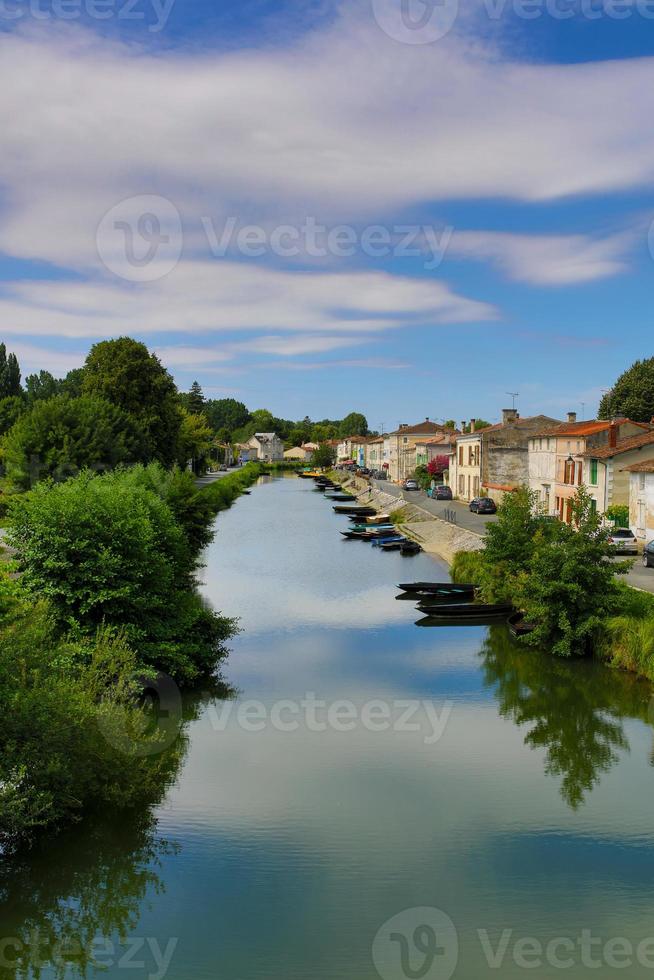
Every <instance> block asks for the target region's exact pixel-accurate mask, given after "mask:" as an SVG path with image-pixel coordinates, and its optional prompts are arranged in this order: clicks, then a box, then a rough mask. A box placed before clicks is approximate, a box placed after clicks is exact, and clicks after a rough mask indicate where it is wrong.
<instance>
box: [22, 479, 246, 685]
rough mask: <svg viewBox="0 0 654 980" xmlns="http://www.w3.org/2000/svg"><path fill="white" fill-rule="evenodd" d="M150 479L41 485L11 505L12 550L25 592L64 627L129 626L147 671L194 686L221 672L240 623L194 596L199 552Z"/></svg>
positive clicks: (81, 631)
mask: <svg viewBox="0 0 654 980" xmlns="http://www.w3.org/2000/svg"><path fill="white" fill-rule="evenodd" d="M142 473H143V471H141V475H140V476H138V475H137V476H133V475H132V474H130V473H129V472H127V473H125V472H124V471H117V472H114V473H108V474H106V475H104V476H100V477H98V476H94V475H93V474H91V473H89V472H84V473H82V474H81V475H80V476H78V477H75V478H73V479H70V480H68V481H67V482H65V483H61V484H52V483H41V484H38V485H37V487H36V488H35V489H34V490H32V491H31V492H30V493H29V494H26V495H23V496H22V497H19V498H18V499H16V500H14V501H13V502H12V505H11V509H10V517H11V522H12V525H11V529H10V543H11V544H13V546H14V547H15V548H17V550H18V559H17V560H18V566H19V568H20V570H21V571H22V573H23V575H22V581H23V583H24V586H25V588H26V589H27V590H28V591H29V593H30V594H31V595H33V596H37V597H45V598H47V599H48V600H49V601H50V603H51V605H52V608H53V611H54V615H55V616H56V619H57V622H58V623H59V624H60V626H61V627H62V628H64V627H66V628H68V629H70V630H73V631H75V633H76V634H78V635H80V636H82V637H88V636H89V635H93V634H94V632H95V631H96V630H97V628H98V627H99V626H102V625H104V624H107V625H115V626H117V627H121V628H123V629H124V635H125V637H126V638H127V640H128V642H129V643H130V645H131V647H132V648H133V649H134V651H135V652H136V654H137V655H138V657H139V662H140V663H141V664H142V665H143V666H150V667H154V668H157V669H160V670H163V671H165V672H166V673H168V674H170V675H171V676H173V677H175V678H176V679H178V680H179V681H180V682H183V683H190V682H192V681H194V680H196V679H197V678H198V677H200V676H202V675H205V674H209V673H211V671H213V670H214V669H215V667H216V665H217V664H218V662H219V661H220V659H221V658H222V657H223V656H224V654H225V651H224V647H223V641H224V640H225V639H227V637H228V636H229V635H231V633H232V632H233V623H232V622H231V621H230V620H225V619H222V618H220V617H219V616H217V615H215V614H214V613H213V612H211V611H210V610H208V609H207V608H206V607H205V606H204V605H203V603H202V602H201V600H200V598H199V596H198V595H197V594H196V592H195V590H194V584H195V583H194V578H193V574H194V570H195V566H196V561H197V556H196V553H195V551H194V549H193V547H192V546H191V544H190V542H189V540H188V538H187V536H186V535H185V533H184V530H183V529H182V527H181V525H180V524H179V523H178V522H177V520H176V519H175V516H174V514H173V511H172V509H171V507H170V506H169V505H168V504H167V503H166V502H165V501H164V499H162V496H160V494H159V493H156V492H154V491H153V490H151V489H148V487H147V486H145V485H143V483H144V482H146V478H145V477H143V475H142Z"/></svg>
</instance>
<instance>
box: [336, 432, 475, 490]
mask: <svg viewBox="0 0 654 980" xmlns="http://www.w3.org/2000/svg"><path fill="white" fill-rule="evenodd" d="M457 434H458V433H457V430H455V429H447V428H445V426H442V425H438V424H437V423H436V422H432V421H431V420H430V419H425V421H424V422H419V423H417V424H415V425H410V424H402V425H400V426H399V427H398V428H397V429H396V430H395V431H394V432H387V433H383V434H382V435H378V436H348V437H347V438H345V439H340V440H336V441H335V445H334V448H335V450H336V460H337V462H338V463H340V464H343V463H347V462H354V463H356V465H357V466H362V467H366V468H367V469H369V470H373V471H383V472H385V473H386V475H387V477H388V479H389V480H394V481H396V482H400V481H402V480H406V479H407V477H409V476H411V475H412V474H413V473H414V471H415V469H416V467H417V466H421V465H422V466H427V465H428V463H430V462H431V460H432V459H434V458H436V457H437V456H449V454H450V452H451V450H452V446H453V439H454V437H455V436H456V435H457Z"/></svg>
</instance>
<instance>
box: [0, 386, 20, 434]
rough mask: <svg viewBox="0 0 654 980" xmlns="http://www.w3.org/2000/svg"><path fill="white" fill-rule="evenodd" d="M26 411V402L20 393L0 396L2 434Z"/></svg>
mask: <svg viewBox="0 0 654 980" xmlns="http://www.w3.org/2000/svg"><path fill="white" fill-rule="evenodd" d="M24 411H25V402H24V400H23V399H22V398H20V397H19V396H18V395H10V396H9V398H0V436H2V435H4V434H5V432H8V431H9V429H11V427H12V425H15V423H16V422H17V421H18V419H19V418H20V416H21V415H22V414H23V412H24Z"/></svg>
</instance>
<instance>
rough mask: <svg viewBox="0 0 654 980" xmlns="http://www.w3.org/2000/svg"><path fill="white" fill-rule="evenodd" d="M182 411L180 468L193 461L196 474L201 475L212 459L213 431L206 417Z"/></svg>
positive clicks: (183, 409)
mask: <svg viewBox="0 0 654 980" xmlns="http://www.w3.org/2000/svg"><path fill="white" fill-rule="evenodd" d="M180 411H181V413H182V424H181V427H180V431H179V447H180V448H179V456H178V462H179V464H180V466H185V465H186V464H187V463H188V462H189V461H192V462H193V470H194V472H196V473H200V472H202V471H204V470H205V469H206V467H207V464H208V462H209V459H210V458H211V449H212V447H213V441H214V435H213V431H212V429H211V426H210V425H209V423H208V421H207V419H206V416H205V415H203V414H201V413H200V414H195V413H191V412H188V411H187V410H186V409H185V408H182V409H180Z"/></svg>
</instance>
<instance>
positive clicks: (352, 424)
mask: <svg viewBox="0 0 654 980" xmlns="http://www.w3.org/2000/svg"><path fill="white" fill-rule="evenodd" d="M338 434H339V436H344V437H346V436H367V435H368V420H367V419H366V417H365V415H362V414H361V413H360V412H350V414H349V415H346V416H345V418H344V419H343V421H342V422H341V424H340V426H339V430H338Z"/></svg>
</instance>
